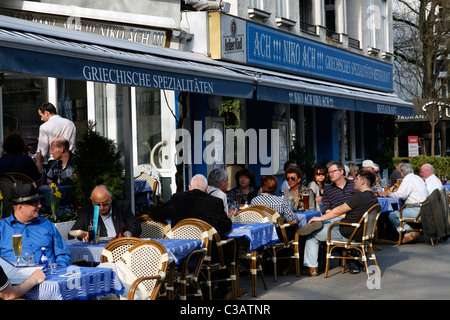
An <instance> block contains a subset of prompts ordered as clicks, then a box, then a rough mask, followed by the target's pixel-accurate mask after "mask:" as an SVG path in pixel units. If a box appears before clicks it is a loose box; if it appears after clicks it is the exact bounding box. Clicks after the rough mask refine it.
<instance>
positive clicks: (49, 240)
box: [0, 183, 72, 266]
mask: <svg viewBox="0 0 450 320" xmlns="http://www.w3.org/2000/svg"><path fill="white" fill-rule="evenodd" d="M42 197H43V196H42V195H39V193H38V189H37V187H36V185H35V184H31V183H24V184H19V185H17V186H15V187H14V189H13V190H12V192H11V202H12V204H13V209H14V212H13V214H12V215H10V216H9V217H7V218H5V219H3V220H0V255H1V256H2V257H3V258H5V259H7V260H9V261H12V262H14V261H16V259H15V256H14V251H13V247H12V242H11V239H12V235H13V234H14V233H21V234H22V248H28V249H31V250H32V251H33V252H34V258H33V259H34V262H38V261H39V258H40V257H41V248H42V247H45V248H46V255H47V257H48V259H49V260H50V261H55V262H56V263H57V264H58V265H61V266H70V265H71V264H72V259H71V258H70V251H69V249H68V248H67V246H66V244H65V243H64V240H63V239H62V237H61V235H60V234H59V232H58V230H57V229H56V227H55V225H54V224H53V223H52V222H50V221H49V220H47V219H45V218H41V217H39V208H40V207H41V204H40V199H42Z"/></svg>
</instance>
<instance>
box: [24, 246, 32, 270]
mask: <svg viewBox="0 0 450 320" xmlns="http://www.w3.org/2000/svg"><path fill="white" fill-rule="evenodd" d="M33 256H34V253H33V251H31V250H25V251H22V260H23V261H24V262H25V263H26V265H27V266H28V265H29V264H30V262H31V260H33Z"/></svg>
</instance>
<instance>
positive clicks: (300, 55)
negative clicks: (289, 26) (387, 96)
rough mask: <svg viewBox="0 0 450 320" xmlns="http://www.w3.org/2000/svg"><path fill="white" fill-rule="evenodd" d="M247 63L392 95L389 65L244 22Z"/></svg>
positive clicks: (391, 71) (391, 70) (391, 75)
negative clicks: (245, 26) (245, 27)
mask: <svg viewBox="0 0 450 320" xmlns="http://www.w3.org/2000/svg"><path fill="white" fill-rule="evenodd" d="M247 63H248V64H252V65H256V66H261V67H268V68H272V69H277V70H284V71H288V72H292V73H295V74H299V75H305V76H310V77H315V78H319V79H326V80H330V81H334V82H340V83H345V84H349V85H356V86H360V87H364V88H370V89H376V90H381V91H387V92H392V91H393V67H392V65H391V64H388V63H384V62H381V61H377V60H374V59H370V58H368V57H365V56H362V55H359V54H356V53H352V52H348V51H345V50H342V49H338V48H334V47H332V46H328V45H325V44H322V43H319V42H315V41H312V40H309V39H305V38H302V37H299V36H296V35H292V34H289V33H285V32H282V31H278V30H275V29H271V28H268V27H265V26H262V25H258V24H254V23H251V22H247Z"/></svg>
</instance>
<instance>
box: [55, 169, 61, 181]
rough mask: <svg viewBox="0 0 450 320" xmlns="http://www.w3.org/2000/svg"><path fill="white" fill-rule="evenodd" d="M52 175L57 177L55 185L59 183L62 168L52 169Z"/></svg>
mask: <svg viewBox="0 0 450 320" xmlns="http://www.w3.org/2000/svg"><path fill="white" fill-rule="evenodd" d="M53 177H54V178H56V179H57V183H56V184H57V185H60V184H61V180H62V170H61V169H53Z"/></svg>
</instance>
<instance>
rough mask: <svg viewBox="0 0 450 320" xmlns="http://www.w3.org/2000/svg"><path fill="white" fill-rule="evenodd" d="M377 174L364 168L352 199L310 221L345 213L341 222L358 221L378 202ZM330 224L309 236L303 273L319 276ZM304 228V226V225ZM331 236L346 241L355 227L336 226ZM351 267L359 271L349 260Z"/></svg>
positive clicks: (354, 270) (358, 178)
mask: <svg viewBox="0 0 450 320" xmlns="http://www.w3.org/2000/svg"><path fill="white" fill-rule="evenodd" d="M375 180H376V178H375V175H374V174H373V173H372V172H370V171H368V170H363V171H361V172H359V173H358V174H357V175H356V178H355V189H356V192H354V193H353V194H352V196H351V197H350V199H348V201H346V202H345V203H343V204H342V205H340V206H338V207H336V208H334V209H332V210H330V211H328V212H327V213H326V214H324V215H323V216H321V217H313V218H311V220H310V221H309V222H308V224H312V223H314V222H315V221H325V220H330V219H333V218H336V217H339V216H340V215H342V214H344V213H345V217H344V218H343V219H342V220H341V222H348V223H357V222H359V220H360V219H361V217H362V216H363V215H364V213H365V212H366V211H367V210H368V209H369V208H370V207H372V206H373V205H375V204H377V203H378V199H377V197H376V196H375V195H374V194H373V192H372V190H371V188H372V185H373V184H374V183H375ZM329 226H330V224H328V223H326V224H323V226H322V228H321V229H319V230H316V231H314V232H313V233H312V234H310V235H309V236H308V237H307V240H306V243H305V253H304V263H303V264H304V265H305V267H306V268H305V269H304V270H302V273H303V274H307V275H311V276H317V275H318V274H319V272H318V256H319V243H320V242H321V241H327V236H328V227H329ZM302 228H303V227H302ZM331 230H332V231H331V238H332V239H333V240H341V241H346V240H347V237H349V236H350V235H351V234H352V232H353V231H354V228H353V227H349V226H339V228H337V227H334V228H332V229H331ZM361 236H362V230H361V233H360V234H359V235H356V239H358V237H359V239H360V238H361ZM348 263H349V267H350V272H351V273H358V272H359V267H358V266H357V265H355V263H354V261H351V260H349V261H348Z"/></svg>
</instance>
